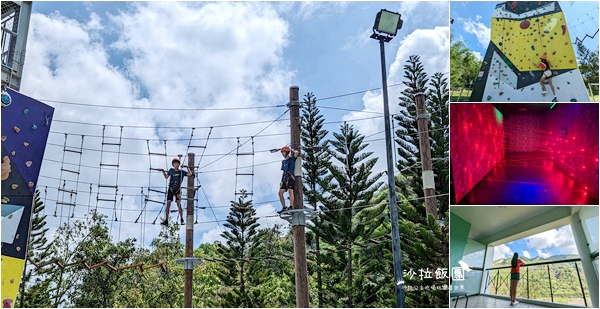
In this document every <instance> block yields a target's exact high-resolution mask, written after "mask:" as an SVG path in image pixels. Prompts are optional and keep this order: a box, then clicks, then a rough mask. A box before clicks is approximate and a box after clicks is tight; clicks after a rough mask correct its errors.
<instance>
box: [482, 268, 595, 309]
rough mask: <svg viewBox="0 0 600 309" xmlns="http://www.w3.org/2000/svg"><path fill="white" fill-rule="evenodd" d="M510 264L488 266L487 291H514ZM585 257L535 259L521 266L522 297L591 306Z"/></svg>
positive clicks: (520, 292)
mask: <svg viewBox="0 0 600 309" xmlns="http://www.w3.org/2000/svg"><path fill="white" fill-rule="evenodd" d="M510 268H511V267H510V266H503V267H493V268H488V269H486V270H485V274H486V279H485V292H486V293H488V294H494V295H506V296H508V295H510V292H509V291H510ZM580 269H581V259H579V258H577V259H569V260H562V261H552V262H541V263H531V264H527V265H523V266H521V280H520V282H519V286H518V288H517V296H518V297H519V298H525V296H526V298H528V299H535V300H544V301H551V302H553V303H554V302H556V303H564V304H576V305H584V306H586V307H587V306H588V304H590V303H591V302H590V298H589V295H586V292H585V291H586V290H587V282H586V281H585V277H584V276H582V274H581V271H580Z"/></svg>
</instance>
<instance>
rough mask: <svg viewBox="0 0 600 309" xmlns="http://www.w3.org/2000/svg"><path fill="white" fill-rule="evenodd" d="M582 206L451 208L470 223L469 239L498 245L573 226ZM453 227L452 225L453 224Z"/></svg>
mask: <svg viewBox="0 0 600 309" xmlns="http://www.w3.org/2000/svg"><path fill="white" fill-rule="evenodd" d="M579 208H580V206H451V207H450V211H451V212H453V213H454V214H455V215H457V216H459V217H461V218H462V219H464V220H466V221H467V222H469V223H471V229H470V231H469V239H472V240H475V241H477V242H479V243H481V244H489V245H499V244H503V243H506V242H510V241H513V240H517V239H521V238H523V237H528V236H532V235H535V234H538V233H541V232H545V231H547V230H550V229H553V228H557V227H561V226H564V225H567V224H569V223H570V216H571V215H573V214H576V213H578V212H579ZM450 224H452V221H450Z"/></svg>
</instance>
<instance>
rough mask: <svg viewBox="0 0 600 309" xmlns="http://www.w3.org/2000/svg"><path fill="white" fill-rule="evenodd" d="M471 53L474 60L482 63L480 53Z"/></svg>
mask: <svg viewBox="0 0 600 309" xmlns="http://www.w3.org/2000/svg"><path fill="white" fill-rule="evenodd" d="M471 53H472V54H473V56H475V59H477V61H483V56H482V55H481V53H480V52H476V51H471Z"/></svg>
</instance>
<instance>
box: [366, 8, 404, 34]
mask: <svg viewBox="0 0 600 309" xmlns="http://www.w3.org/2000/svg"><path fill="white" fill-rule="evenodd" d="M402 23H403V21H402V19H401V15H400V14H399V13H396V12H391V11H388V10H386V9H382V10H381V11H379V13H377V16H376V17H375V24H374V25H373V34H372V35H371V38H373V39H376V40H384V41H386V42H389V41H391V40H392V38H393V37H395V36H396V33H397V32H398V29H400V28H402Z"/></svg>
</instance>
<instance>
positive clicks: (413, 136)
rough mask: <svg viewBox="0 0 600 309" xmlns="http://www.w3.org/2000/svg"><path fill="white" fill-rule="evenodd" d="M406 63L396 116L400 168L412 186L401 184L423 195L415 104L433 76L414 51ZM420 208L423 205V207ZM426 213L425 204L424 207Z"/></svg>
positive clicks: (406, 192)
mask: <svg viewBox="0 0 600 309" xmlns="http://www.w3.org/2000/svg"><path fill="white" fill-rule="evenodd" d="M406 62H407V64H406V65H404V78H405V79H406V80H405V81H403V82H402V83H403V84H404V85H405V86H406V87H407V88H406V89H404V90H403V91H402V96H400V103H399V105H400V112H399V114H398V115H397V116H395V117H394V118H395V119H396V120H397V121H398V127H399V128H398V129H397V130H396V132H395V133H396V143H397V144H398V156H399V158H398V165H397V167H398V170H400V174H402V175H403V176H404V177H406V178H407V179H408V180H409V181H410V183H411V186H409V187H405V188H401V193H402V194H403V195H405V196H410V195H412V194H413V193H414V194H416V195H417V196H421V197H422V196H423V195H424V191H423V181H422V177H421V164H420V162H421V157H420V155H419V137H418V126H417V106H416V104H415V95H416V94H417V93H420V92H425V90H426V85H427V82H428V81H429V79H428V78H427V74H426V73H425V71H424V67H423V64H422V63H421V60H420V57H419V56H417V55H412V56H410V57H409V59H408V60H407V61H406ZM412 204H413V205H414V206H415V207H418V205H419V204H422V201H419V200H416V201H414V202H412ZM419 208H420V207H419ZM422 208H423V209H422V212H423V215H425V208H424V207H422Z"/></svg>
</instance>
